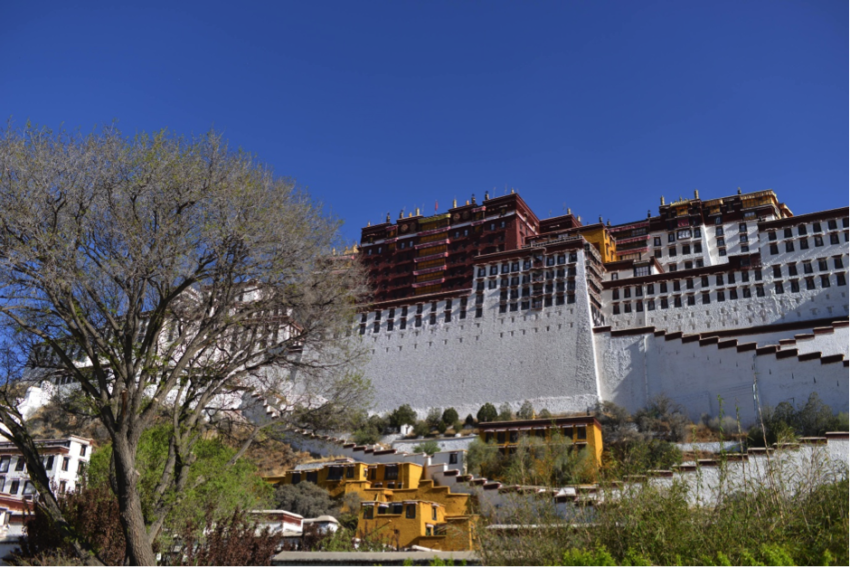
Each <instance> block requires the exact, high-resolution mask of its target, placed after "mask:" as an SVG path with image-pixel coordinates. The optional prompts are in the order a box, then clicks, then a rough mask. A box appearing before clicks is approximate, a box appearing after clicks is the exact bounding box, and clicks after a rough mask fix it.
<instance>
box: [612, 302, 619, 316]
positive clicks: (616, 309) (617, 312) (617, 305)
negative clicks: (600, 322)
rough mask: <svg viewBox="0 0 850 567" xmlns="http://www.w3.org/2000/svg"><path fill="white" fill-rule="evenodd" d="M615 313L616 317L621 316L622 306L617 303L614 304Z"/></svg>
mask: <svg viewBox="0 0 850 567" xmlns="http://www.w3.org/2000/svg"><path fill="white" fill-rule="evenodd" d="M613 313H614V315H619V314H620V304H619V303H615V304H614V307H613Z"/></svg>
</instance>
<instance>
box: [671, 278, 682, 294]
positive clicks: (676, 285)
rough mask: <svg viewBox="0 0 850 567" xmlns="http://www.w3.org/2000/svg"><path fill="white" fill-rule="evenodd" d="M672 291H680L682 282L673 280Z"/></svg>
mask: <svg viewBox="0 0 850 567" xmlns="http://www.w3.org/2000/svg"><path fill="white" fill-rule="evenodd" d="M673 291H682V284H681V282H680V281H679V280H673Z"/></svg>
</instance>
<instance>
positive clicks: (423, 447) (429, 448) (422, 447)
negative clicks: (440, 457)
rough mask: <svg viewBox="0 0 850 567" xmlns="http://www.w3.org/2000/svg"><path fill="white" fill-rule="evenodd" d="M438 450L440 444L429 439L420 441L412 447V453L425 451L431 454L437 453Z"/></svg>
mask: <svg viewBox="0 0 850 567" xmlns="http://www.w3.org/2000/svg"><path fill="white" fill-rule="evenodd" d="M439 451H440V444H439V443H437V442H436V441H434V440H433V439H430V440H428V441H425V442H424V443H420V444H419V445H417V446H416V447H414V448H413V452H414V453H427V454H429V455H433V454H434V453H438V452H439Z"/></svg>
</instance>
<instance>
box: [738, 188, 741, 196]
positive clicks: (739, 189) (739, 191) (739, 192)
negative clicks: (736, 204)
mask: <svg viewBox="0 0 850 567" xmlns="http://www.w3.org/2000/svg"><path fill="white" fill-rule="evenodd" d="M740 194H741V188H740V187H738V195H740Z"/></svg>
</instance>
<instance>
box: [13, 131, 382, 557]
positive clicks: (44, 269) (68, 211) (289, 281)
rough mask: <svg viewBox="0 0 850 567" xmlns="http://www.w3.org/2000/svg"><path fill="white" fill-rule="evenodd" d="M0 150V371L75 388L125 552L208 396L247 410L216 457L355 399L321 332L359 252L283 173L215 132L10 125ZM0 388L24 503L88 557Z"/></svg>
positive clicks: (350, 285) (199, 424) (356, 280)
mask: <svg viewBox="0 0 850 567" xmlns="http://www.w3.org/2000/svg"><path fill="white" fill-rule="evenodd" d="M0 163H2V164H3V169H4V185H3V191H2V192H0V224H2V226H3V227H4V233H3V237H2V244H0V245H2V249H3V254H2V255H0V289H2V290H3V291H2V292H0V325H4V327H3V329H2V331H0V336H2V337H4V340H5V341H6V342H5V344H4V345H3V346H4V349H3V351H4V352H3V354H4V361H3V362H4V363H5V366H6V367H7V368H8V370H5V372H6V374H7V375H6V377H5V380H3V381H2V384H3V385H4V386H5V385H8V384H10V383H12V382H16V381H19V380H36V381H37V380H40V379H42V378H43V377H45V376H47V375H59V376H62V377H67V378H70V379H71V380H72V381H73V382H74V384H76V388H77V391H78V392H80V394H81V395H82V396H83V397H84V398H85V399H86V401H87V403H88V405H89V408H90V410H91V414H92V415H93V416H96V418H97V419H98V420H99V421H100V422H101V423H102V425H103V427H104V429H105V430H106V433H107V435H108V436H109V439H110V441H111V444H112V470H113V476H114V479H115V483H114V486H115V489H116V496H117V500H118V507H119V510H120V522H121V527H122V530H123V532H124V536H125V540H126V543H127V557H126V561H127V562H129V563H132V564H140V565H151V564H154V563H155V561H156V557H155V555H154V551H153V547H152V542H153V541H154V540H155V539H156V537H157V535H158V534H159V533H160V531H161V529H162V526H163V525H164V523H165V519H166V518H167V517H168V516H169V514H171V511H172V510H173V509H174V508H177V507H179V506H180V505H181V503H182V500H183V495H184V494H186V493H187V490H188V487H189V486H190V484H189V483H190V477H191V474H190V467H191V460H192V459H191V456H192V454H193V452H194V448H195V445H196V444H197V442H198V441H199V440H200V439H202V438H203V437H204V434H205V431H206V430H207V429H208V428H209V427H210V425H211V424H213V423H215V424H219V423H222V422H223V421H226V420H227V419H228V416H229V415H230V413H229V412H228V411H223V410H226V409H227V407H226V406H222V405H221V404H222V401H223V400H225V399H228V398H230V399H232V398H233V397H237V399H240V398H241V399H244V400H246V402H247V401H249V400H255V401H253V402H251V403H252V404H253V406H252V407H246V408H245V409H246V411H247V412H248V413H249V414H251V415H254V416H256V419H257V422H258V425H257V429H256V430H255V432H254V433H253V434H249V435H247V436H246V437H245V444H244V445H243V446H242V447H240V449H239V452H237V454H236V455H234V457H232V458H231V459H230V465H229V466H233V465H235V463H236V461H237V460H238V459H237V458H236V457H238V455H239V454H241V452H244V451H245V450H247V447H248V445H249V444H250V443H251V442H252V441H253V439H254V437H255V435H258V434H259V428H260V427H263V426H267V425H271V424H274V423H278V424H284V425H286V426H289V427H303V428H312V429H316V428H318V427H321V428H323V429H332V428H335V427H341V426H343V425H344V424H345V423H344V422H345V419H346V416H347V415H349V410H350V409H352V408H357V407H363V406H365V405H366V404H367V403H368V402H369V398H370V388H369V386H368V383H367V382H365V381H364V380H363V379H362V378H360V377H359V376H358V374H357V368H358V367H359V366H360V363H361V362H362V361H363V357H364V355H365V348H364V347H363V346H362V345H361V344H359V343H358V342H356V341H354V342H340V341H338V340H336V339H335V337H337V336H340V335H343V334H345V333H346V332H347V331H348V330H349V329H350V324H351V321H352V318H353V311H354V309H355V305H357V303H358V302H359V301H360V298H361V297H363V295H364V294H365V292H366V280H365V277H364V274H363V271H362V268H360V267H359V265H358V263H357V262H354V261H352V260H351V259H350V258H346V257H332V256H330V255H328V251H329V250H330V249H331V247H332V246H333V245H334V244H335V243H336V242H337V241H338V234H339V233H338V228H339V223H337V222H336V221H334V220H333V219H329V218H328V217H327V216H326V214H325V213H324V212H323V211H322V209H321V207H320V206H317V205H316V204H314V203H313V202H312V201H311V200H310V198H309V196H308V195H307V194H306V193H305V192H303V191H301V190H299V189H298V188H297V187H296V186H295V184H294V183H293V182H292V181H289V180H286V179H281V178H278V177H275V175H274V174H273V173H272V172H271V171H270V170H269V169H268V168H265V167H263V166H262V165H261V164H259V163H258V162H257V161H256V160H255V159H254V157H253V156H251V155H248V154H245V153H241V152H234V151H231V150H230V149H229V148H228V147H227V145H226V144H225V143H224V142H223V141H222V140H221V138H220V137H219V136H218V135H216V134H214V133H210V134H208V135H205V136H202V137H199V138H197V139H191V140H188V139H183V138H175V137H171V136H169V135H167V134H166V133H158V134H155V135H152V136H149V135H144V134H141V135H138V136H136V137H135V138H133V139H127V138H125V137H124V136H123V135H122V134H121V133H120V132H119V131H118V130H117V129H116V128H114V127H110V128H106V129H105V130H104V131H103V132H101V133H93V134H90V135H88V136H83V135H82V134H71V133H67V132H59V133H53V132H50V131H48V130H46V129H39V128H35V127H32V126H29V125H27V126H26V127H25V128H24V129H23V130H21V131H18V130H14V129H12V127H11V126H10V127H8V128H7V130H5V131H4V132H3V133H2V134H0ZM32 368H37V369H38V370H37V371H32V370H31V369H32ZM28 369H29V370H28ZM245 394H253V396H252V397H249V396H247V395H245ZM0 400H6V402H0V421H1V422H2V423H3V425H4V426H5V427H6V429H5V430H4V431H7V432H8V433H5V432H4V433H3V435H4V436H5V437H7V438H9V439H10V440H12V441H13V442H14V443H15V445H16V446H17V447H18V449H19V450H20V451H21V452H22V454H23V456H24V458H25V461H26V464H27V469H28V472H29V475H30V477H31V479H32V481H33V484H34V486H35V488H36V490H37V491H38V493H39V495H40V498H39V506H41V507H43V508H44V510H45V513H47V514H48V515H49V516H50V517H51V519H52V521H54V522H55V523H56V524H57V526H60V527H61V528H62V529H63V530H64V531H63V532H62V533H63V536H64V537H68V538H69V539H71V540H72V541H74V542H75V544H74V553H75V554H76V555H77V556H78V557H80V558H81V559H82V560H84V561H89V560H91V558H92V552H91V546H90V545H87V544H86V542H84V541H82V540H81V539H80V537H79V536H78V535H77V534H75V533H74V532H73V531H72V530H71V529H70V527H69V526H68V523H67V521H66V520H65V518H64V517H63V514H62V511H61V509H60V508H59V505H58V501H57V499H56V496H55V495H54V494H53V492H52V490H51V488H50V486H49V482H48V477H47V474H46V471H44V467H43V463H42V459H41V456H40V455H39V454H38V450H37V448H36V446H35V444H34V443H33V442H32V437H31V436H30V434H29V432H28V431H27V428H26V427H25V425H24V422H23V416H21V415H20V413H19V412H18V411H17V407H16V404H15V403H9V401H10V400H12V401H13V400H14V398H12V397H9V396H0ZM162 417H166V418H167V419H168V421H169V422H170V423H173V424H174V427H173V428H172V429H171V432H170V435H169V439H168V453H167V457H166V459H165V461H164V463H163V467H162V469H161V470H162V476H161V477H160V479H159V480H160V482H159V483H158V484H157V487H158V488H161V490H157V491H156V496H155V500H156V502H155V503H153V504H152V505H151V507H150V508H149V509H148V512H147V513H146V511H145V509H144V507H143V505H142V500H141V490H140V486H139V479H138V477H137V472H136V471H137V469H138V463H137V460H138V449H139V442H140V439H141V437H142V434H143V433H144V432H145V431H146V430H147V429H149V428H151V427H153V426H154V424H155V423H156V422H157V420H158V419H160V418H162ZM168 495H173V496H168Z"/></svg>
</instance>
